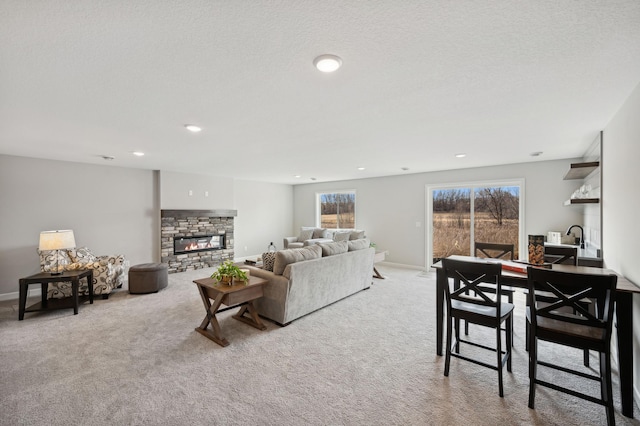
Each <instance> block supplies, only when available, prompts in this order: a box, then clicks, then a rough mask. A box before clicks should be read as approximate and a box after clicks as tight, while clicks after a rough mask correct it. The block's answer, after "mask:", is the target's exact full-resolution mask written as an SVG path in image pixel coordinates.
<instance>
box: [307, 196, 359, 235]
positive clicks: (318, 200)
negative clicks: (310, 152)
mask: <svg viewBox="0 0 640 426" xmlns="http://www.w3.org/2000/svg"><path fill="white" fill-rule="evenodd" d="M327 194H353V228H340V227H337V228H327V229H331V230H336V231H340V230H347V229H349V230H351V229H358V228H357V226H356V223H357V222H356V217H357V207H358V202H357V199H358V195H357V193H356V190H355V189H340V190H334V191H322V192H316V225H315V226H316V227H318V228H321V227H322V213H321V208H322V200H321V198H322V196H323V195H327ZM337 225H339V223H338V224H337Z"/></svg>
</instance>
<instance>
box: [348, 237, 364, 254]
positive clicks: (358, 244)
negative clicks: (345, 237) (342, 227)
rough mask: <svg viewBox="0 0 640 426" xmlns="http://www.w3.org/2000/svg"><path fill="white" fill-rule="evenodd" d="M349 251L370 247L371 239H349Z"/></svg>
mask: <svg viewBox="0 0 640 426" xmlns="http://www.w3.org/2000/svg"><path fill="white" fill-rule="evenodd" d="M348 244H349V251H355V250H363V249H366V248H369V239H368V238H361V239H359V240H352V241H348Z"/></svg>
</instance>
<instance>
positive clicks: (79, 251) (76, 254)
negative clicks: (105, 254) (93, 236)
mask: <svg viewBox="0 0 640 426" xmlns="http://www.w3.org/2000/svg"><path fill="white" fill-rule="evenodd" d="M69 257H71V260H73V261H74V263H75V262H77V263H93V262H95V261H97V260H98V259H97V257H96V256H95V255H94V254H93V253H91V250H89V249H88V248H87V247H80V248H73V249H71V250H69Z"/></svg>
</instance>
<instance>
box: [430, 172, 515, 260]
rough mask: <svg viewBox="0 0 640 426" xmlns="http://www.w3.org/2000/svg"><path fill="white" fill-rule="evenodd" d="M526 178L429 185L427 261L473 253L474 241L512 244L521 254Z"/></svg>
mask: <svg viewBox="0 0 640 426" xmlns="http://www.w3.org/2000/svg"><path fill="white" fill-rule="evenodd" d="M523 188H524V181H508V182H482V183H474V184H468V185H460V186H459V185H451V186H433V187H428V188H427V203H428V205H427V215H428V216H427V223H428V224H429V225H430V229H429V230H430V232H429V233H428V234H427V239H428V241H427V245H426V247H427V251H428V253H427V264H428V265H431V264H433V263H435V262H437V261H439V260H440V259H442V258H445V257H447V256H451V255H455V254H457V255H465V256H470V255H471V256H473V242H474V241H481V242H485V243H502V244H513V246H514V249H515V252H514V257H515V258H516V259H517V258H519V257H520V248H521V247H522V244H523V240H524V238H523V233H524V218H523V212H524V203H523V197H524V194H523Z"/></svg>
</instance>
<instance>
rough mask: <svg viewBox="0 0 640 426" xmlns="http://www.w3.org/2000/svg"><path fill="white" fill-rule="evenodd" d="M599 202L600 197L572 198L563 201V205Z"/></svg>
mask: <svg viewBox="0 0 640 426" xmlns="http://www.w3.org/2000/svg"><path fill="white" fill-rule="evenodd" d="M599 202H600V198H574V199H572V200H567V201H565V202H564V205H565V206H574V205H577V204H598V203H599Z"/></svg>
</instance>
